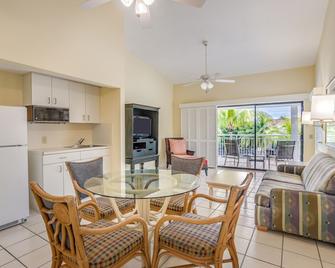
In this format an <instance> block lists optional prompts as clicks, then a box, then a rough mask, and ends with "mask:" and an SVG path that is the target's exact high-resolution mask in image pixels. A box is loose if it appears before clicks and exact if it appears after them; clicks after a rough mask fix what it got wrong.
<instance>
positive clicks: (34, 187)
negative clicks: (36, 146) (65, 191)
mask: <svg viewBox="0 0 335 268" xmlns="http://www.w3.org/2000/svg"><path fill="white" fill-rule="evenodd" d="M30 188H31V191H32V193H33V195H34V197H35V200H36V203H37V205H38V208H39V210H40V213H41V216H42V218H43V221H44V224H45V227H46V230H47V234H48V238H49V244H50V247H51V252H52V267H54V268H58V267H72V268H77V267H78V268H89V267H101V268H104V267H105V268H107V267H121V266H123V265H124V264H125V263H127V262H128V261H129V260H131V259H132V258H134V257H135V256H136V255H140V256H142V258H143V260H144V263H145V265H146V267H150V258H149V242H148V227H147V225H146V222H145V221H144V220H143V219H142V218H141V217H139V216H132V217H130V218H128V219H127V220H125V221H122V222H121V223H117V224H116V223H112V222H108V221H105V220H100V221H97V222H95V223H91V224H88V225H83V226H82V225H80V217H79V213H78V209H77V206H76V203H75V198H74V197H72V196H62V197H59V196H52V195H50V194H48V193H46V192H45V191H43V190H42V188H41V187H40V186H39V185H38V184H37V183H36V182H31V183H30ZM131 223H137V224H138V225H139V226H140V227H141V228H142V231H138V230H135V229H133V228H132V229H130V228H128V227H127V225H128V224H131ZM63 263H64V264H63ZM62 264H63V265H62Z"/></svg>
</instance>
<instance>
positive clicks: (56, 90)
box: [51, 78, 69, 108]
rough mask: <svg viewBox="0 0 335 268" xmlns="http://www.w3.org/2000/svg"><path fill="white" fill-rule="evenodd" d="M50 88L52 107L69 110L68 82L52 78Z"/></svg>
mask: <svg viewBox="0 0 335 268" xmlns="http://www.w3.org/2000/svg"><path fill="white" fill-rule="evenodd" d="M51 88H52V99H51V100H52V104H53V106H56V107H61V108H69V81H67V80H64V79H59V78H52V79H51Z"/></svg>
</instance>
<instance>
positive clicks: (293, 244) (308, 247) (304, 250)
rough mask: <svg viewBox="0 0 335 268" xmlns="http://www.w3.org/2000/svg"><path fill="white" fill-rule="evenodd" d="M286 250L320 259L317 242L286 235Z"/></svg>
mask: <svg viewBox="0 0 335 268" xmlns="http://www.w3.org/2000/svg"><path fill="white" fill-rule="evenodd" d="M284 250H286V251H291V252H295V253H298V254H301V255H305V256H307V257H310V258H314V259H319V253H318V249H317V247H316V242H315V241H314V240H311V239H305V238H302V237H298V236H293V235H287V234H285V235H284Z"/></svg>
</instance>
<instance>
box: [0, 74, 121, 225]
mask: <svg viewBox="0 0 335 268" xmlns="http://www.w3.org/2000/svg"><path fill="white" fill-rule="evenodd" d="M102 96H104V100H102V99H103V97H102ZM113 96H114V92H112V90H110V92H109V91H108V89H107V88H102V87H101V86H96V85H92V84H87V83H84V82H78V81H73V80H69V79H66V78H60V77H57V76H53V75H48V74H40V73H36V72H24V71H7V70H5V71H4V70H0V121H1V123H2V131H1V132H2V133H1V135H0V160H1V161H0V166H1V169H0V184H1V185H0V186H1V187H0V211H1V213H2V215H6V217H1V219H0V230H1V229H4V228H7V227H9V226H12V225H15V224H18V223H20V222H22V221H24V219H25V218H27V217H28V216H29V210H32V209H34V208H35V202H33V200H32V198H31V197H30V198H29V195H30V194H29V188H28V181H29V180H33V181H36V182H38V183H39V184H40V185H41V186H42V187H43V189H44V190H46V191H47V192H49V193H51V194H53V195H73V194H74V190H73V186H72V182H71V179H70V175H69V173H68V171H67V168H66V165H65V162H66V161H88V160H91V159H96V158H99V157H102V158H103V167H104V173H108V172H111V171H112V150H111V144H112V137H111V136H112V135H111V128H112V127H111V125H112V120H113V117H112V116H111V113H110V111H111V108H110V107H109V106H110V104H109V106H108V105H106V103H107V102H109V103H110V102H112V99H113ZM102 102H104V103H105V105H104V107H103V104H102ZM106 106H107V108H106ZM106 111H107V112H106ZM106 114H107V116H106ZM28 178H29V180H28ZM13 193H14V194H13ZM29 199H30V201H29ZM28 204H29V206H28Z"/></svg>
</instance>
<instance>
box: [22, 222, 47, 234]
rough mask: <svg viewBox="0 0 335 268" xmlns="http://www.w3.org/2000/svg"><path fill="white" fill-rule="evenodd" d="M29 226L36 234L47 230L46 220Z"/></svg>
mask: <svg viewBox="0 0 335 268" xmlns="http://www.w3.org/2000/svg"><path fill="white" fill-rule="evenodd" d="M27 228H28V229H29V230H30V231H32V232H33V233H35V234H40V233H43V232H45V231H46V229H45V224H44V222H39V223H36V224H32V225H29V226H27Z"/></svg>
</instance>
